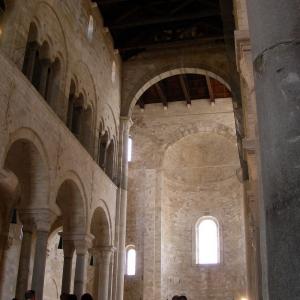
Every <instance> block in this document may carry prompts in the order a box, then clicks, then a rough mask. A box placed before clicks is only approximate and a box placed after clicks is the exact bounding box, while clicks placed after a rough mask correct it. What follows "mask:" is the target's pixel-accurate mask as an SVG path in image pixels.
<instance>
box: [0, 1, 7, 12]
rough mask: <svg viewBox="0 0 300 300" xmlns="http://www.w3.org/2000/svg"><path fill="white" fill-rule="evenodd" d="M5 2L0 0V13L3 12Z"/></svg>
mask: <svg viewBox="0 0 300 300" xmlns="http://www.w3.org/2000/svg"><path fill="white" fill-rule="evenodd" d="M5 8H6V7H5V2H4V0H0V13H2V12H4V11H5Z"/></svg>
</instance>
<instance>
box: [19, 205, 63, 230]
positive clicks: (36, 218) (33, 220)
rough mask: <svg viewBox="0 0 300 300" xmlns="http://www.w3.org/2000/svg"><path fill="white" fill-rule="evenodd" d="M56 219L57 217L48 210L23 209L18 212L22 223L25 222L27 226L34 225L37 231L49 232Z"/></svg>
mask: <svg viewBox="0 0 300 300" xmlns="http://www.w3.org/2000/svg"><path fill="white" fill-rule="evenodd" d="M56 217H57V215H56V214H55V213H54V212H53V211H52V210H50V209H49V208H33V209H23V210H21V211H20V218H21V220H22V222H23V220H25V221H26V222H28V225H31V224H34V226H35V229H36V230H37V231H47V232H48V231H50V228H51V225H52V223H53V222H54V220H55V219H56ZM25 224H26V223H25Z"/></svg>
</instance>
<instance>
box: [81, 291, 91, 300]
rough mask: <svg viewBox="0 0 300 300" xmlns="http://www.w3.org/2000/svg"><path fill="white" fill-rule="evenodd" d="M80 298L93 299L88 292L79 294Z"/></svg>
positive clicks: (83, 299)
mask: <svg viewBox="0 0 300 300" xmlns="http://www.w3.org/2000/svg"><path fill="white" fill-rule="evenodd" d="M81 300H93V297H92V296H91V295H90V294H89V293H86V294H84V295H82V296H81Z"/></svg>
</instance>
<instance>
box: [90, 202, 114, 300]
mask: <svg viewBox="0 0 300 300" xmlns="http://www.w3.org/2000/svg"><path fill="white" fill-rule="evenodd" d="M91 233H92V234H93V236H94V237H95V238H94V241H93V249H92V250H91V255H92V257H93V265H92V266H91V268H90V269H89V278H91V280H90V283H89V284H88V291H90V293H91V294H92V295H93V296H94V299H108V298H107V297H108V294H109V290H110V288H111V283H112V282H111V275H112V264H111V257H112V247H111V232H110V222H109V219H108V216H107V214H106V212H105V210H104V209H103V208H101V207H98V208H97V209H96V210H95V212H94V214H93V218H92V223H91Z"/></svg>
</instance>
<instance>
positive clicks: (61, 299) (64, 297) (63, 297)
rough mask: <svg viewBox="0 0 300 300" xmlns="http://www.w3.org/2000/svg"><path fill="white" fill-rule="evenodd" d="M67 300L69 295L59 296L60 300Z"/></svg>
mask: <svg viewBox="0 0 300 300" xmlns="http://www.w3.org/2000/svg"><path fill="white" fill-rule="evenodd" d="M68 299H69V294H67V293H63V294H61V295H60V300H68Z"/></svg>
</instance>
